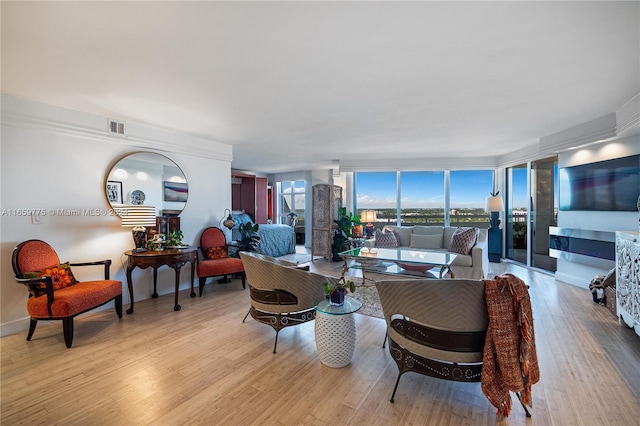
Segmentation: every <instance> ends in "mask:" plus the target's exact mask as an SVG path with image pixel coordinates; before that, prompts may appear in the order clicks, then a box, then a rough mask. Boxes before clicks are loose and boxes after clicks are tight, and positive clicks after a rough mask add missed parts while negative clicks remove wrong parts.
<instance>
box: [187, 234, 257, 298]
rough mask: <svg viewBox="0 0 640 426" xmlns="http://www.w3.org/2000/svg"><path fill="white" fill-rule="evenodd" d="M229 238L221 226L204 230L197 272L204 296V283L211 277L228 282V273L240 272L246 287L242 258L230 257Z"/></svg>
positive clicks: (243, 284)
mask: <svg viewBox="0 0 640 426" xmlns="http://www.w3.org/2000/svg"><path fill="white" fill-rule="evenodd" d="M227 250H228V246H227V239H226V237H225V235H224V232H222V230H221V229H220V228H216V227H215V226H212V227H210V228H206V229H205V230H204V231H202V235H201V236H200V254H201V255H202V259H200V260H199V261H198V266H197V267H196V272H197V273H198V287H199V290H198V291H199V293H200V296H201V297H202V292H203V290H204V285H205V283H206V280H207V278H209V277H222V278H221V280H220V281H219V282H221V283H223V282H228V280H227V275H231V274H240V277H241V278H242V288H245V284H246V276H245V273H244V265H243V264H242V260H240V258H237V257H230V256H229V254H228V251H227Z"/></svg>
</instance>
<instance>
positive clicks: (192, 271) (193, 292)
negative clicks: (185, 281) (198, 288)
mask: <svg viewBox="0 0 640 426" xmlns="http://www.w3.org/2000/svg"><path fill="white" fill-rule="evenodd" d="M195 273H196V262H195V260H191V297H196V292H195V291H194V289H193V279H194V277H195Z"/></svg>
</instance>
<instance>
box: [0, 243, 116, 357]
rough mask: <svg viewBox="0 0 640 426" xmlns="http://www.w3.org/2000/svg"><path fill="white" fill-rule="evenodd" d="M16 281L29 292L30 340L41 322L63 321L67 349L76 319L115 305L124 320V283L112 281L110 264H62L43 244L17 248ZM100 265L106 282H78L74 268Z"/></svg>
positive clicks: (51, 249) (48, 247) (51, 250)
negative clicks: (109, 304)
mask: <svg viewBox="0 0 640 426" xmlns="http://www.w3.org/2000/svg"><path fill="white" fill-rule="evenodd" d="M11 263H12V266H13V271H14V273H15V276H16V281H17V282H18V283H20V284H24V285H25V286H26V287H27V290H28V291H29V299H28V300H27V312H28V313H29V316H30V317H31V322H30V325H29V334H28V335H27V340H31V337H32V336H33V333H34V332H35V330H36V325H37V324H38V320H47V321H49V320H62V329H63V334H64V341H65V344H66V345H67V348H70V347H71V345H72V343H73V318H74V317H75V316H76V315H79V314H82V313H84V312H87V311H90V310H92V309H94V308H97V307H98V306H101V305H104V304H105V303H108V302H110V301H111V300H114V301H115V308H116V314H117V315H118V318H122V282H121V281H116V280H111V279H109V267H110V266H111V260H110V259H107V260H102V261H97V262H84V263H67V264H63V265H61V264H60V259H59V258H58V255H57V254H56V252H55V251H54V250H53V248H52V247H51V246H50V245H49V244H47V243H45V242H44V241H40V240H28V241H25V242H23V243H20V244H18V246H17V247H16V248H15V249H14V250H13V256H12V258H11ZM89 265H98V266H102V267H103V268H104V279H99V280H95V281H84V282H77V281H76V280H75V278H74V277H73V274H72V273H71V268H70V267H71V266H73V267H77V266H89Z"/></svg>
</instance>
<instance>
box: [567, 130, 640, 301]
mask: <svg viewBox="0 0 640 426" xmlns="http://www.w3.org/2000/svg"><path fill="white" fill-rule="evenodd" d="M635 154H640V136H632V137H628V138H623V139H619V140H614V141H610V142H605V143H600V144H596V145H591V146H588V147H585V148H582V149H578V150H571V151H567V152H564V153H561V154H559V155H558V167H568V166H576V165H580V164H587V163H593V162H596V161H603V160H611V159H614V158H620V157H626V156H629V155H635ZM638 214H639V213H638V212H603V211H563V210H561V211H559V212H558V227H561V228H573V229H587V230H597V231H611V232H613V231H637V228H638ZM606 272H608V271H604V270H602V269H599V268H596V267H591V266H589V265H584V264H580V263H573V262H569V261H568V260H565V259H562V258H560V259H558V267H557V271H556V278H557V279H559V280H561V281H564V282H568V283H570V284H574V285H577V286H580V287H583V288H588V287H589V282H590V281H591V279H592V278H593V277H594V276H596V275H599V274H603V273H605V274H606Z"/></svg>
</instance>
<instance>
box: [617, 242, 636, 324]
mask: <svg viewBox="0 0 640 426" xmlns="http://www.w3.org/2000/svg"><path fill="white" fill-rule="evenodd" d="M616 305H617V306H616V312H617V315H618V317H619V318H621V319H622V321H624V323H625V324H627V325H628V326H629V327H631V328H633V329H634V330H635V331H636V334H638V335H639V336H640V233H638V232H621V231H618V232H616Z"/></svg>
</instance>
